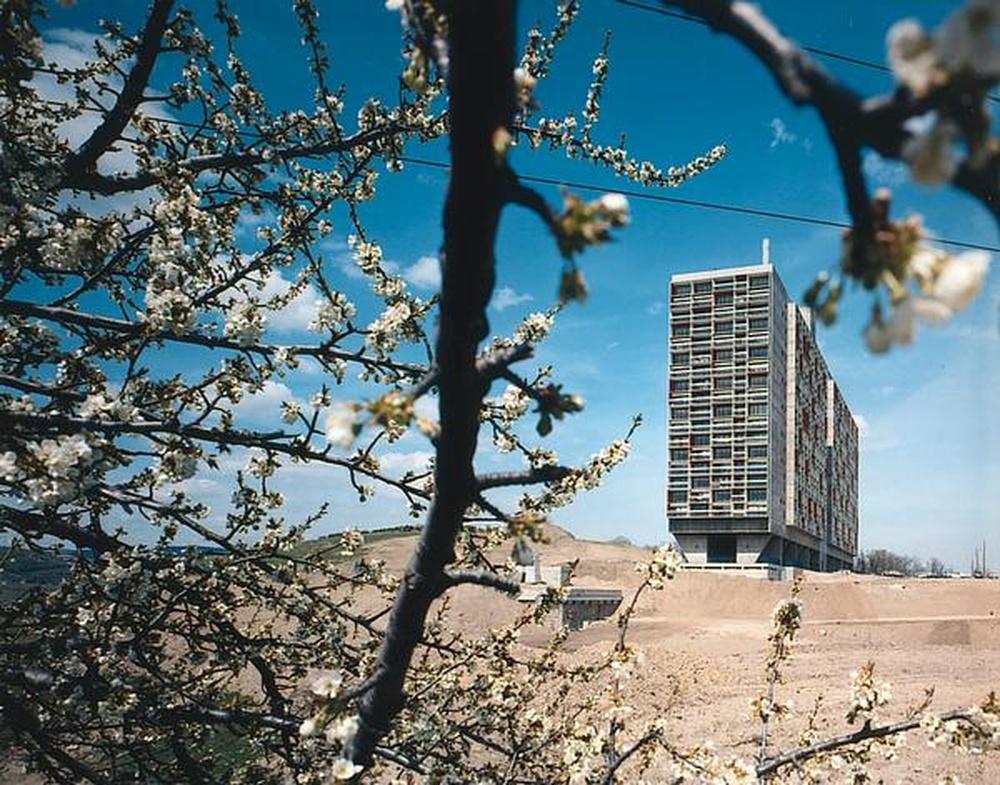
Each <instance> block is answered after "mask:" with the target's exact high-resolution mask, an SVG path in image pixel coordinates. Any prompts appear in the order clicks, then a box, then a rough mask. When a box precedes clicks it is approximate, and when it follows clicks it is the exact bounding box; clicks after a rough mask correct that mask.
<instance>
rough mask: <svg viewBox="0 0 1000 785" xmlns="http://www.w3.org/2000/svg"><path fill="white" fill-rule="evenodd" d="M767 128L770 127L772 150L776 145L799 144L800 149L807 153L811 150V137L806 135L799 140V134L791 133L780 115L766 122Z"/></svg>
mask: <svg viewBox="0 0 1000 785" xmlns="http://www.w3.org/2000/svg"><path fill="white" fill-rule="evenodd" d="M767 125H768V128H770V129H771V149H772V150H773V149H774V148H775V147H777V146H778V145H794V144H798V145H801V147H802V149H803V150H805V151H806V152H807V153H808V152H811V151H812V146H813V144H812V139H810V138H809V137H808V136H807V137H805V138H804V139H802V140H801V141H800V140H799V135H798V134H796V133H792V132H791V131H790V130H788V125H787V124H786V123H785V121H784V120H782V119H781V118H780V117H772V118H771V122H770V123H768V124H767Z"/></svg>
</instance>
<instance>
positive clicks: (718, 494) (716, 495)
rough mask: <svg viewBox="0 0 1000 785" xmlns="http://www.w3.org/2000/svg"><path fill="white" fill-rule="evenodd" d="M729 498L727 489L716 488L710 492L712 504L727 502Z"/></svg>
mask: <svg viewBox="0 0 1000 785" xmlns="http://www.w3.org/2000/svg"><path fill="white" fill-rule="evenodd" d="M729 498H730V494H729V489H728V488H717V489H716V490H714V491H712V501H713V502H728V501H729Z"/></svg>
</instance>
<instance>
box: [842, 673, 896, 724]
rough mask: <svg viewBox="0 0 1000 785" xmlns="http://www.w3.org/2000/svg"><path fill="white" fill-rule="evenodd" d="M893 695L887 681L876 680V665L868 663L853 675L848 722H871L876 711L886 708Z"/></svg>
mask: <svg viewBox="0 0 1000 785" xmlns="http://www.w3.org/2000/svg"><path fill="white" fill-rule="evenodd" d="M891 696H892V693H891V685H890V684H889V682H887V681H876V680H875V663H874V662H871V661H869V662H867V663H866V664H865V665H864V666H862V667H861V668H859V669H858V670H856V671H854V672H853V673H852V674H851V699H850V707H849V708H848V711H847V721H848V722H857V721H858V720H859V719H860V720H864V721H865V722H871V721H872V719H874V716H875V710H876V709H878V708H879V707H881V706H885V705H886V704H887V703H888V702H889V699H890V697H891Z"/></svg>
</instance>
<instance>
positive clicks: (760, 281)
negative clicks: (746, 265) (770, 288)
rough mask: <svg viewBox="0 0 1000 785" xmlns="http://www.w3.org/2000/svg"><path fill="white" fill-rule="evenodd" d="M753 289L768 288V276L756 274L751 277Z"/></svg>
mask: <svg viewBox="0 0 1000 785" xmlns="http://www.w3.org/2000/svg"><path fill="white" fill-rule="evenodd" d="M750 288H751V289H766V288H767V276H766V275H755V276H753V277H752V278H751V279H750Z"/></svg>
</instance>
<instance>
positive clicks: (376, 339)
mask: <svg viewBox="0 0 1000 785" xmlns="http://www.w3.org/2000/svg"><path fill="white" fill-rule="evenodd" d="M410 315H411V312H410V306H409V303H406V302H398V303H395V304H394V305H390V306H389V307H388V308H386V309H385V311H383V312H382V315H381V316H379V317H378V318H377V319H376V320H375V321H374V322H372V323H371V324H370V325H368V329H367V331H366V332H367V336H366V337H365V343H366V344H368V347H369V348H371V349H374V350H375V351H377V352H380V353H382V354H386V353H388V352H391V351H392V350H394V349H395V348H396V347H398V346H399V343H400V340H401V339H402V331H403V326H404V324H405V323H406V320H407V319H409V318H410Z"/></svg>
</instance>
